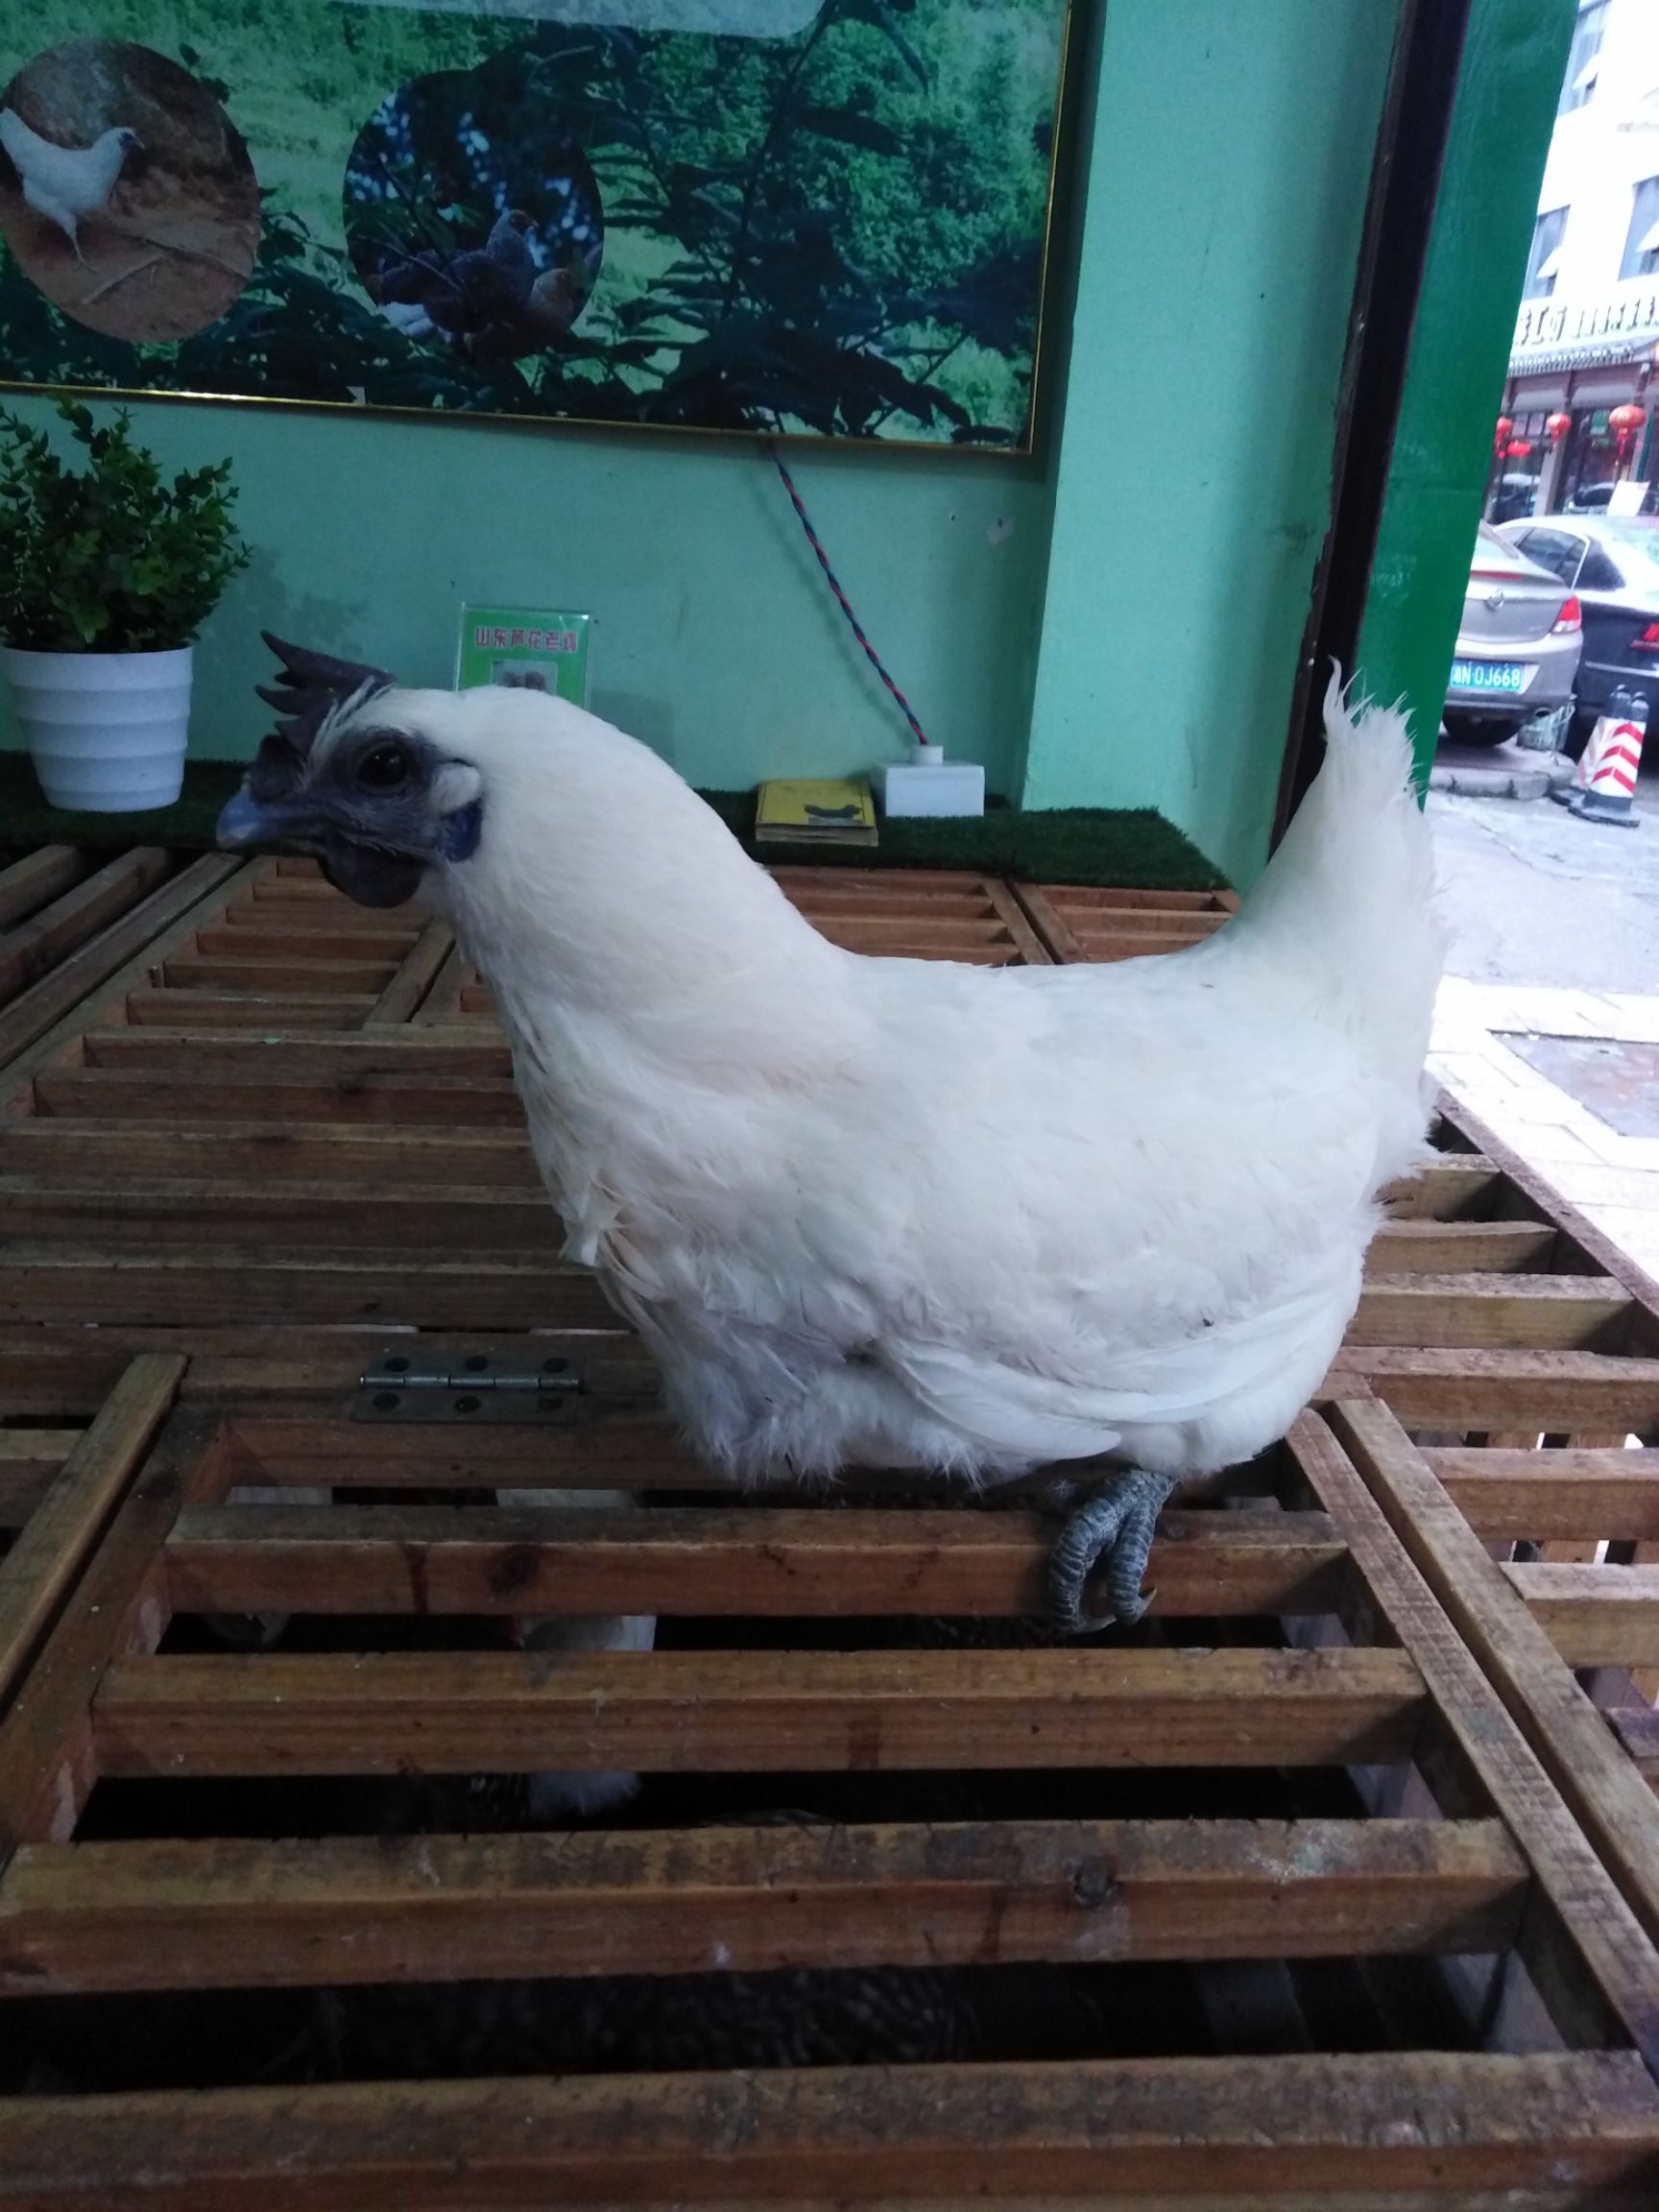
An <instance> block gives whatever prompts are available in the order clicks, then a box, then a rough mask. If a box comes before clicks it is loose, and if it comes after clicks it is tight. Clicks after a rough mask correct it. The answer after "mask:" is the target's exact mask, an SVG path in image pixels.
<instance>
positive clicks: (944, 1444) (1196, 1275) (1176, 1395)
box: [343, 687, 1441, 1479]
mask: <svg viewBox="0 0 1659 2212" xmlns="http://www.w3.org/2000/svg"><path fill="white" fill-rule="evenodd" d="M372 711H373V715H374V717H375V719H376V721H377V722H387V723H395V724H402V725H404V726H406V727H408V728H410V729H412V730H415V731H418V732H421V733H423V734H424V735H425V736H426V737H428V738H429V739H430V740H431V742H432V743H433V744H435V745H436V746H437V747H438V748H439V749H440V751H441V752H442V753H443V754H444V755H445V757H448V758H450V759H457V760H462V761H467V762H469V763H471V764H472V765H473V766H474V767H475V768H476V769H477V770H478V772H479V780H480V788H481V790H482V793H483V817H482V834H481V838H480V842H479V844H478V848H477V850H476V852H475V853H474V854H472V855H471V857H469V859H468V860H467V861H466V862H465V863H464V864H461V865H456V866H450V867H440V868H437V869H434V870H433V872H432V874H431V876H430V878H429V879H428V881H429V890H430V895H431V896H432V897H433V898H434V899H435V900H436V901H437V902H440V903H441V904H443V905H445V906H446V908H447V910H448V911H449V912H450V913H451V915H452V917H453V920H454V922H455V926H456V928H457V931H458V933H459V936H460V939H461V942H462V944H463V946H464V947H465V948H466V950H468V952H469V954H470V955H471V957H472V958H473V959H475V960H476V961H477V963H478V965H479V967H480V968H481V969H482V971H483V973H484V974H485V975H486V977H487V978H488V980H489V982H490V984H491V986H492V989H493V993H494V996H495V998H496V1000H497V1002H498V1004H499V1006H500V1010H501V1016H502V1020H503V1022H504V1023H505V1025H506V1028H507V1033H508V1036H509V1038H510V1040H511V1043H512V1048H513V1055H514V1064H515V1070H516V1073H517V1083H518V1088H519V1090H520V1092H521V1094H522V1096H523V1098H524V1102H525V1106H526V1110H527V1113H528V1118H529V1122H530V1129H531V1135H532V1140H533V1142H534V1145H535V1150H536V1156H537V1159H538V1162H539V1163H540V1166H541V1172H542V1175H543V1176H544V1178H545V1180H546V1183H547V1187H548V1190H549V1191H550V1193H551V1194H552V1196H553V1198H554V1200H555V1202H556V1204H557V1205H558V1207H559V1209H560V1211H561V1213H562V1214H563V1215H564V1218H565V1224H566V1231H567V1249H568V1251H569V1253H570V1254H571V1255H572V1256H573V1257H575V1258H577V1259H579V1260H581V1261H583V1262H587V1263H589V1264H590V1265H592V1266H593V1267H594V1268H595V1269H596V1270H597V1271H598V1274H599V1276H600V1279H601V1281H602V1282H603V1283H604V1285H605V1286H606V1288H607V1290H608V1291H609V1293H610V1295H611V1296H612V1298H613V1300H614V1302H615V1303H616V1305H617V1306H618V1307H619V1308H620V1310H622V1311H623V1312H624V1313H625V1314H627V1315H628V1316H629V1317H630V1318H631V1319H632V1320H633V1321H634V1322H635V1323H637V1326H638V1328H639V1330H640V1332H641V1334H642V1335H643V1336H644V1338H645V1340H646V1342H647V1344H648V1345H649V1347H650V1348H651V1350H652V1351H653V1352H654V1353H655V1354H656V1356H657V1358H659V1360H660V1362H661V1367H662V1370H663V1374H664V1378H665V1382H666V1384H667V1387H668V1391H669V1394H670V1397H671V1400H672V1402H673V1404H674V1406H675V1407H676V1408H677V1410H678V1412H679V1414H680V1417H681V1419H682V1420H683V1422H684V1424H685V1428H686V1430H687V1431H688V1432H689V1434H690V1436H691V1438H692V1439H693V1441H694V1442H695V1443H696V1445H697V1446H698V1447H699V1448H700V1449H701V1450H702V1451H703V1452H705V1453H706V1454H707V1455H709V1457H711V1458H712V1459H713V1460H715V1461H716V1462H718V1463H720V1464H722V1465H724V1466H726V1467H728V1468H731V1469H733V1470H735V1471H737V1472H740V1473H745V1474H755V1473H758V1472H761V1471H763V1470H775V1469H777V1468H778V1467H780V1466H781V1465H788V1466H791V1467H793V1468H794V1469H796V1470H797V1471H798V1472H800V1473H801V1474H803V1475H808V1474H814V1473H828V1472H832V1471H833V1470H834V1469H835V1468H836V1467H839V1466H843V1465H846V1464H848V1463H850V1462H854V1461H861V1462H865V1463H875V1464H890V1465H894V1466H902V1465H908V1466H917V1465H928V1466H937V1467H942V1468H947V1469H951V1470H954V1471H956V1472H958V1473H960V1474H962V1475H965V1476H968V1477H971V1478H974V1479H998V1477H1002V1476H1006V1475H1010V1474H1013V1473H1016V1472H1023V1471H1025V1470H1026V1469H1028V1468H1030V1467H1031V1466H1033V1465H1034V1464H1039V1463H1041V1462H1043V1461H1046V1460H1049V1459H1056V1458H1081V1457H1086V1456H1093V1455H1097V1454H1099V1453H1102V1452H1113V1453H1117V1454H1118V1455H1123V1456H1127V1457H1133V1458H1134V1459H1135V1460H1136V1461H1137V1462H1138V1463H1140V1464H1142V1465H1143V1466H1146V1467H1149V1468H1152V1469H1154V1470H1158V1471H1161V1472H1163V1473H1166V1474H1169V1475H1174V1476H1179V1477H1182V1478H1184V1479H1185V1478H1191V1477H1198V1476H1203V1475H1207V1474H1210V1473H1213V1472H1215V1471H1217V1470H1219V1469H1221V1468H1223V1467H1225V1466H1227V1465H1229V1464H1231V1463H1233V1462H1234V1461H1235V1460H1237V1459H1238V1458H1240V1457H1242V1456H1246V1455H1250V1454H1253V1453H1254V1452H1256V1451H1258V1450H1260V1449H1261V1448H1262V1446H1263V1445H1265V1444H1266V1443H1268V1442H1270V1441H1271V1440H1272V1439H1273V1438H1274V1437H1275V1436H1277V1435H1278V1434H1279V1433H1281V1432H1282V1431H1283V1430H1284V1428H1285V1427H1286V1425H1287V1423H1288V1422H1289V1421H1290V1419H1291V1418H1292V1417H1293V1416H1294V1414H1295V1413H1296V1412H1297V1410H1298V1409H1299V1408H1300V1407H1301V1406H1302V1405H1303V1404H1304V1403H1305V1402H1306V1400H1307V1398H1308V1397H1309V1395H1310V1393H1311V1392H1312V1391H1313V1390H1314V1388H1315V1387H1316V1386H1317V1384H1318V1383H1319V1381H1320V1379H1321V1377H1322V1376H1323V1374H1324V1372H1325V1370H1326V1368H1327V1366H1328V1364H1329V1362H1330V1360H1331V1358H1333V1356H1334V1353H1335V1351H1336V1348H1337V1346H1338V1344H1339V1342H1340V1340H1341V1337H1342V1334H1343V1331H1344V1329H1345V1327H1346V1325H1347V1323H1348V1321H1349V1319H1350V1317H1351V1316H1352V1314H1353V1311H1354V1309H1355V1306H1356V1303H1357V1301H1358V1294H1359V1286H1360V1273H1361V1263H1362V1260H1363V1256H1364V1251H1365V1247H1366V1245H1367V1243H1368V1241H1369V1239H1370V1238H1371V1235H1372V1233H1373V1230H1374V1228H1375V1226H1376V1222H1377V1219H1378V1209H1377V1203H1376V1200H1377V1193H1378V1191H1379V1190H1380V1189H1381V1187H1382V1185H1383V1183H1384V1182H1386V1181H1387V1180H1388V1179H1389V1178H1390V1177H1392V1176H1393V1175H1396V1174H1398V1173H1400V1172H1402V1171H1403V1170H1405V1169H1406V1168H1407V1167H1408V1166H1410V1165H1411V1164H1412V1162H1413V1161H1414V1160H1415V1159H1416V1158H1417V1157H1418V1154H1419V1150H1420V1147H1421V1143H1422V1138H1423V1131H1424V1126H1425V1120H1426V1104H1427V1099H1426V1094H1425V1091H1424V1087H1423V1077H1422V1068H1423V1057H1424V1051H1425V1048H1426V1046H1427V1042H1428V1030H1429V1021H1430V1014H1431V1005H1432V1000H1433V995H1434V987H1435V982H1436V979H1437V977H1438V974H1439V964H1440V955H1441V938H1440V932H1439V927H1438V925H1437V923H1436V921H1435V919H1434V916H1433V911H1432V899H1431V855H1430V843H1429V836H1428V831H1427V829H1426V827H1425V825H1424V823H1423V820H1422V817H1421V815H1420V813H1419V811H1418V808H1417V806H1416V804H1415V800H1414V798H1413V796H1412V795H1411V794H1410V792H1409V790H1408V788H1407V774H1408V768H1409V751H1408V745H1407V732H1406V726H1405V723H1404V720H1403V718H1402V717H1401V716H1400V715H1398V714H1396V713H1392V712H1389V711H1387V710H1379V709H1367V710H1365V711H1364V712H1362V713H1361V714H1359V715H1358V716H1353V715H1350V714H1349V713H1348V711H1347V710H1346V709H1345V708H1344V707H1343V704H1342V701H1341V699H1340V697H1339V696H1338V695H1337V693H1336V691H1335V689H1334V687H1333V693H1332V696H1331V698H1330V700H1329V701H1328V704H1327V730H1328V738H1329V745H1328V754H1327V758H1326V761H1325V765H1324V767H1323V769H1322V771H1321V774H1320V776H1319V778H1318V779H1317V781H1315V783H1314V785H1313V787H1312V789H1311V791H1310V794H1309V797H1308V800H1307V802H1306V804H1305V805H1304V806H1303V808H1302V810H1301V812H1300V813H1299V815H1298V817H1297V819H1296V821H1295V823H1294V824H1293V826H1292V828H1291V830H1290V832H1289V834H1288V835H1287V836H1286V839H1285V841H1284V843H1283V845H1282V846H1281V848H1280V850H1279V852H1278V854H1276V855H1275V857H1274V859H1273V861H1272V863H1271V865H1270V866H1269V868H1268V870H1267V872H1266V874H1265V875H1264V877H1263V878H1262V882H1261V884H1260V885H1259V886H1258V887H1257V889H1256V891H1255V892H1254V894H1253V895H1252V896H1251V898H1250V899H1249V900H1248V901H1247V902H1246V903H1245V905H1244V908H1243V911H1242V912H1241V913H1240V914H1239V915H1238V918H1237V919H1236V920H1234V921H1233V922H1231V923H1230V924H1229V925H1228V926H1226V927H1225V928H1223V929H1222V930H1220V931H1219V932H1217V933H1216V935H1215V936H1214V937H1213V938H1211V939H1210V940H1209V941H1207V942H1206V943H1205V944H1203V945H1201V946H1198V947H1195V948H1193V949H1192V950H1188V951H1183V952H1179V953H1176V954H1173V955H1163V956H1159V957H1156V958H1145V959H1140V960H1131V961H1125V962H1121V963H1118V964H1115V965H1110V966H1100V967H1070V968H1055V969H1045V968H1035V967H1034V968H1022V969H1002V970H996V969H980V968H973V967H967V966H957V965H952V964H948V963H938V962H926V961H913V960H901V959H879V958H865V957H860V956H857V955H855V954H853V953H850V952H847V951H843V950H839V949H838V948H836V947H834V946H832V945H830V944H829V943H828V942H827V941H826V940H825V939H824V938H823V937H821V936H820V935H819V934H818V933H817V932H816V931H815V930H814V929H813V928H812V927H811V926H809V925H808V924H807V923H806V922H805V920H803V918H802V917H801V915H800V914H799V913H798V912H797V911H796V910H795V908H794V907H793V906H792V905H791V904H790V903H789V902H788V901H787V899H785V897H784V896H783V894H782V893H781V891H780V889H779V888H778V886H777V885H776V884H775V883H774V882H773V881H772V880H771V879H770V878H768V877H767V875H766V874H765V873H764V871H762V870H761V869H759V868H757V867H755V866H754V865H753V864H752V863H751V862H750V861H749V860H748V859H747V858H746V857H745V855H744V854H743V853H742V851H741V849H740V848H739V846H738V845H737V844H736V842H735V841H734V840H733V838H732V837H731V836H730V835H729V834H728V832H727V831H726V829H725V828H724V826H723V825H722V824H721V823H720V822H719V820H718V819H717V817H715V816H714V815H713V814H712V813H711V812H710V811H709V808H707V807H706V806H705V805H704V804H703V803H702V801H700V800H699V799H698V798H697V797H696V796H695V794H694V793H692V792H691V791H690V790H689V789H688V788H687V787H686V786H685V784H684V783H683V782H682V781H681V780H680V779H679V778H678V777H677V776H675V775H674V773H673V772H672V770H670V769H669V768H668V767H667V766H666V765H665V764H664V763H663V762H661V760H660V759H658V758H657V757H656V756H655V755H653V754H652V753H651V752H649V751H648V750H647V749H646V748H645V747H643V746H641V745H638V744H636V743H635V742H634V741H633V740H632V739H630V738H627V737H625V736H623V735H622V734H621V733H619V732H617V731H614V730H612V729H610V728H609V727H608V726H607V725H605V724H603V723H600V722H598V721H596V720H595V719H594V718H593V717H592V716H589V715H586V714H584V713H582V712H581V711H580V710H579V709H575V708H573V707H569V706H566V705H564V704H563V703H560V702H556V701H549V700H547V699H545V698H543V697H540V696H538V695H535V694H530V693H524V692H517V691H511V690H498V689H486V690H477V691H472V692H467V693H461V694H449V693H435V692H434V693H420V692H391V693H386V694H383V695H382V696H381V697H379V698H378V699H376V700H375V701H374V702H373V708H372ZM349 720H350V717H349V716H348V717H346V718H344V725H343V726H349Z"/></svg>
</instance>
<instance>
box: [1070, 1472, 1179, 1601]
mask: <svg viewBox="0 0 1659 2212" xmlns="http://www.w3.org/2000/svg"><path fill="white" fill-rule="evenodd" d="M1174 1487H1175V1479H1174V1477H1173V1476H1169V1475H1154V1474H1152V1473H1151V1472H1150V1471H1149V1470H1148V1469H1146V1468H1144V1467H1120V1468H1118V1471H1117V1473H1116V1474H1113V1475H1108V1476H1107V1477H1106V1479H1104V1481H1102V1482H1100V1483H1098V1484H1097V1485H1095V1487H1094V1489H1093V1490H1092V1491H1091V1492H1090V1494H1089V1495H1088V1496H1087V1497H1086V1498H1085V1500H1084V1502H1083V1503H1082V1504H1081V1505H1077V1506H1074V1507H1073V1508H1072V1510H1071V1512H1070V1516H1069V1518H1068V1519H1067V1523H1066V1526H1065V1527H1064V1528H1062V1529H1061V1531H1060V1534H1059V1536H1058V1537H1057V1538H1056V1540H1055V1544H1054V1549H1053V1551H1051V1552H1050V1553H1049V1554H1048V1617H1049V1619H1050V1620H1051V1621H1052V1622H1053V1623H1054V1625H1055V1626H1056V1627H1057V1628H1062V1629H1064V1630H1065V1631H1066V1633H1067V1634H1068V1635H1071V1636H1086V1635H1088V1634H1090V1633H1091V1632H1092V1631H1093V1630H1094V1629H1096V1628H1110V1627H1111V1625H1112V1623H1113V1622H1114V1621H1139V1620H1140V1618H1141V1616H1142V1613H1144V1612H1145V1610H1146V1607H1147V1606H1148V1604H1149V1603H1150V1602H1151V1599H1150V1596H1148V1597H1146V1598H1142V1595H1141V1580H1142V1575H1144V1574H1145V1572H1146V1560H1147V1555H1148V1553H1149V1552H1150V1551H1151V1550H1152V1531H1153V1529H1154V1528H1155V1527H1157V1524H1158V1516H1159V1514H1160V1513H1161V1512H1162V1511H1163V1509H1164V1502H1165V1500H1166V1498H1167V1497H1168V1495H1169V1493H1170V1491H1171V1490H1173V1489H1174ZM1102 1558H1104V1559H1105V1560H1106V1595H1107V1597H1108V1598H1110V1599H1111V1600H1112V1611H1111V1612H1110V1613H1103V1614H1101V1615H1099V1616H1098V1618H1096V1617H1094V1616H1092V1615H1090V1614H1088V1613H1085V1611H1084V1610H1083V1591H1084V1586H1085V1584H1086V1583H1087V1582H1088V1580H1089V1577H1090V1575H1092V1574H1093V1573H1094V1569H1095V1567H1096V1566H1098V1564H1099V1563H1100V1561H1101V1559H1102Z"/></svg>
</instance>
